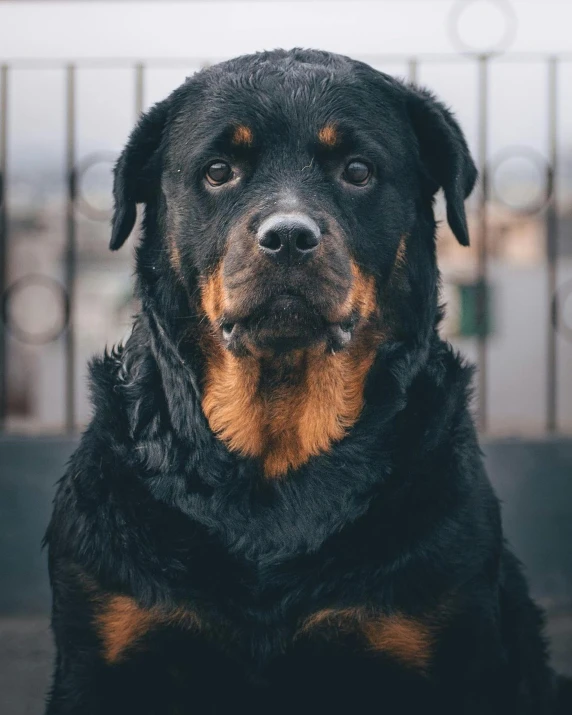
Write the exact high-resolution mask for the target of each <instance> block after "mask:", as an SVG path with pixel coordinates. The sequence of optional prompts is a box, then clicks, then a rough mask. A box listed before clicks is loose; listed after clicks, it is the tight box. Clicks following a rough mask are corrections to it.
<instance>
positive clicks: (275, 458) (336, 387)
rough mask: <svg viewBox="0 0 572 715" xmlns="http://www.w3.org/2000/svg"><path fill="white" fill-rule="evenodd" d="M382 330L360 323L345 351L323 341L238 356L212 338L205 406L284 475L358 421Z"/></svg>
mask: <svg viewBox="0 0 572 715" xmlns="http://www.w3.org/2000/svg"><path fill="white" fill-rule="evenodd" d="M379 340H380V336H379V331H378V330H377V328H376V327H374V326H373V325H372V324H366V325H363V326H361V327H360V328H358V330H357V331H356V333H355V334H354V337H353V340H352V341H351V343H350V344H349V345H348V346H347V347H346V349H344V350H343V351H341V352H339V353H336V354H332V353H331V352H327V351H326V349H325V346H324V344H319V345H316V346H314V347H311V348H306V349H303V350H295V351H292V352H289V353H285V354H284V355H281V356H266V357H264V356H263V357H260V356H256V357H255V356H253V355H248V356H245V357H237V356H235V355H233V354H232V353H230V352H229V351H228V350H226V349H225V348H224V347H223V346H222V345H220V343H218V342H217V341H216V339H214V338H213V337H212V336H208V337H207V339H206V341H207V343H208V345H206V346H205V348H206V349H205V350H204V351H203V352H204V355H205V359H206V370H205V380H204V388H203V400H202V407H203V411H204V413H205V415H206V417H207V420H208V422H209V425H210V427H211V429H212V430H213V432H214V433H215V434H217V435H218V437H219V438H220V439H222V440H223V441H224V442H225V443H226V444H227V446H228V447H229V449H230V450H231V451H235V452H238V453H240V454H242V455H243V456H248V457H253V458H258V459H260V460H261V463H262V467H263V470H264V473H265V475H266V476H268V477H278V476H281V475H284V474H285V473H286V472H287V471H288V470H289V469H296V468H297V467H299V466H300V465H302V464H304V463H305V462H307V461H308V460H309V459H310V457H312V456H315V455H318V454H322V453H325V452H327V451H328V449H329V448H330V446H331V445H332V444H333V443H334V442H337V441H338V440H340V439H342V437H343V436H344V435H345V434H346V432H347V431H348V429H350V428H351V427H352V425H353V424H354V423H355V422H356V421H357V419H358V417H359V415H360V412H361V410H362V407H363V404H364V389H365V383H366V378H367V374H368V372H369V369H370V368H371V366H372V364H373V361H374V359H375V354H376V349H377V346H378V344H379Z"/></svg>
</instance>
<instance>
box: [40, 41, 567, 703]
mask: <svg viewBox="0 0 572 715" xmlns="http://www.w3.org/2000/svg"><path fill="white" fill-rule="evenodd" d="M475 178H476V172H475V167H474V165H473V162H472V160H471V157H470V155H469V152H468V150H467V145H466V143H465V140H464V138H463V136H462V133H461V131H460V129H459V127H458V125H457V123H456V122H455V120H454V119H453V117H452V115H451V114H450V113H449V112H448V111H447V110H446V109H445V108H444V107H443V105H442V104H440V103H439V102H437V101H435V99H434V98H433V97H432V96H431V95H430V94H428V93H427V92H425V91H423V90H420V89H417V88H415V87H409V86H405V85H403V84H401V83H399V82H397V81H395V80H393V79H392V78H390V77H388V76H386V75H384V74H381V73H379V72H376V71H375V70H373V69H371V68H370V67H368V66H366V65H364V64H361V63H359V62H354V61H352V60H349V59H347V58H345V57H340V56H336V55H331V54H327V53H322V52H314V51H299V50H296V51H292V52H282V51H276V52H270V53H263V54H259V55H254V56H249V57H242V58H240V59H237V60H233V61H230V62H225V63H223V64H220V65H216V66H214V67H211V68H209V69H206V70H204V71H202V72H199V73H198V74H196V75H195V76H194V77H192V78H191V79H190V80H188V81H187V82H186V83H185V84H184V85H183V86H182V87H180V88H179V89H177V90H176V91H175V92H173V94H172V95H171V96H170V97H169V98H168V99H166V100H165V101H163V102H160V103H159V104H157V105H156V106H155V107H153V108H152V109H151V110H150V111H149V112H148V113H147V114H146V115H145V116H144V117H143V118H142V119H141V121H140V122H139V124H138V125H137V127H136V128H135V130H134V132H133V134H132V135H131V138H130V140H129V143H128V144H127V147H126V148H125V150H124V152H123V154H122V155H121V158H120V159H119V162H118V164H117V167H116V173H115V189H114V193H115V202H116V207H115V217H114V221H113V236H112V239H111V248H112V249H118V248H120V247H121V245H122V244H123V242H124V241H125V240H126V239H127V237H128V236H129V233H130V232H131V230H132V229H133V227H134V223H135V219H136V204H138V203H143V204H145V219H144V225H143V231H142V238H141V243H140V246H139V247H138V249H137V275H138V295H139V298H140V300H141V311H140V313H139V315H138V316H137V319H136V321H135V325H134V328H133V333H132V335H131V337H130V338H129V339H128V340H127V342H126V344H125V346H124V347H122V348H120V349H118V350H117V351H115V352H113V353H112V354H110V355H106V356H104V357H103V358H101V359H98V360H96V361H95V362H94V363H93V365H92V368H91V370H92V386H93V401H94V416H93V419H92V422H91V424H90V425H89V427H88V428H87V430H86V432H85V434H84V436H83V439H82V441H81V445H80V447H79V448H78V450H77V452H76V453H75V455H74V456H73V458H72V460H71V463H70V465H69V469H68V471H67V474H66V476H65V477H64V479H63V480H62V482H61V484H60V486H59V490H58V494H57V497H56V502H55V509H54V515H53V519H52V522H51V525H50V527H49V531H48V534H47V542H48V544H49V555H50V572H51V580H52V587H53V595H54V604H53V628H54V633H55V638H56V644H57V661H56V669H55V681H54V685H53V690H52V693H51V695H50V698H49V705H48V713H49V715H63V714H64V713H74V714H75V713H77V714H80V713H81V714H82V715H89V714H92V715H99V714H100V713H101V714H102V715H103V714H104V715H114V714H117V715H130V714H131V713H133V715H151V714H152V715H169V714H173V715H175V714H177V715H182V714H186V713H188V714H189V715H200V714H202V713H225V714H226V713H231V712H239V713H243V712H244V713H249V715H256V714H257V713H264V714H265V715H268V713H269V712H271V713H277V714H280V713H284V714H286V713H288V715H291V714H292V713H300V715H302V714H304V713H308V714H309V713H312V715H319V714H320V713H327V714H328V715H332V714H334V713H345V714H347V713H384V714H385V715H397V714H399V715H408V714H412V713H415V715H419V713H439V714H440V715H446V714H450V715H453V714H454V715H460V714H461V713H467V714H469V713H470V714H472V715H495V714H498V715H501V714H502V715H507V714H514V715H517V714H518V715H525V714H530V715H533V714H534V715H536V714H540V713H542V714H548V713H556V712H558V713H564V712H567V713H568V712H572V698H571V697H570V695H567V693H569V690H570V689H569V685H568V684H567V683H566V682H564V681H560V680H558V679H557V678H556V677H555V676H554V675H553V673H552V671H551V670H550V668H549V666H548V664H547V656H546V649H545V644H544V641H543V637H542V618H541V615H540V613H539V611H538V610H537V608H536V607H535V606H534V604H533V603H532V602H531V600H530V599H529V596H528V593H527V587H526V584H525V581H524V579H523V576H522V575H521V571H520V568H519V565H518V563H517V561H516V560H515V558H514V557H513V556H512V555H511V553H510V552H509V551H508V550H507V548H506V546H505V545H504V543H503V537H502V531H501V524H500V517H499V506H498V502H497V499H496V497H495V495H494V493H493V490H492V488H491V486H490V484H489V482H488V480H487V477H486V475H485V472H484V469H483V465H482V461H481V456H480V453H479V447H478V444H477V438H476V436H475V430H474V427H473V422H472V419H471V416H470V414H469V410H468V407H467V401H468V395H469V393H470V380H471V370H470V369H469V368H468V367H466V366H465V365H464V364H463V362H462V360H460V359H459V357H458V356H457V355H456V354H455V353H454V352H453V351H452V349H451V348H450V346H449V345H448V344H446V343H445V342H443V341H442V340H441V339H440V338H439V336H438V333H437V326H438V322H439V317H440V311H439V308H438V288H439V274H438V270H437V266H436V260H435V220H434V216H433V206H432V205H433V197H434V195H435V193H436V191H437V190H438V189H439V188H442V189H443V190H444V193H445V197H446V200H447V215H448V221H449V224H450V226H451V228H452V230H453V232H454V233H455V235H456V237H457V238H458V240H459V241H460V242H461V243H462V244H464V245H466V244H468V242H469V237H468V234H467V224H466V219H465V212H464V206H463V202H464V199H465V197H466V196H467V195H468V194H469V192H470V191H471V189H472V187H473V184H474V182H475ZM565 700H567V703H568V705H566V704H565V702H564V701H565Z"/></svg>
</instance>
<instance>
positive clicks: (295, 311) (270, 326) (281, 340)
mask: <svg viewBox="0 0 572 715" xmlns="http://www.w3.org/2000/svg"><path fill="white" fill-rule="evenodd" d="M354 327H355V320H353V319H348V320H347V321H344V322H341V323H330V322H328V321H327V320H326V319H325V318H324V317H322V316H321V315H319V314H318V313H316V312H314V311H312V309H311V307H310V306H308V305H307V304H305V303H304V302H303V301H301V300H298V299H295V298H290V297H288V298H282V297H280V298H278V299H277V300H275V301H274V302H273V303H272V304H271V305H270V306H267V307H266V308H265V310H264V311H262V312H259V313H258V314H255V315H253V316H250V317H249V318H246V319H243V320H238V321H236V322H233V321H231V320H227V321H226V322H224V323H223V325H222V328H221V334H222V339H223V342H224V343H225V346H226V347H227V349H228V350H230V351H231V352H233V353H235V354H237V355H240V354H245V353H249V352H264V353H272V354H281V353H287V352H290V351H292V350H300V349H304V348H309V347H313V346H315V345H318V344H324V348H325V349H326V350H329V351H332V352H338V351H340V350H342V349H344V348H345V347H347V345H348V344H349V342H350V341H351V339H352V335H353V329H354Z"/></svg>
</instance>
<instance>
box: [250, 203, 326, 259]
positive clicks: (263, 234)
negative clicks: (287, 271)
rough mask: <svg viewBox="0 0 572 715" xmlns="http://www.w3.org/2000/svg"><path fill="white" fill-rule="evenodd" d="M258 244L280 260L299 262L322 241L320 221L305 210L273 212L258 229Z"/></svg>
mask: <svg viewBox="0 0 572 715" xmlns="http://www.w3.org/2000/svg"><path fill="white" fill-rule="evenodd" d="M257 238H258V245H259V246H260V248H261V249H262V250H263V251H264V253H266V255H267V256H268V257H269V258H272V259H273V260H274V261H276V262H277V263H284V264H290V263H300V262H301V261H303V260H305V259H306V258H309V257H310V256H311V255H312V254H313V253H314V251H315V250H316V249H317V248H318V246H319V245H320V241H321V239H322V235H321V232H320V227H319V226H318V224H317V223H316V222H315V221H314V220H313V219H311V218H310V217H309V216H305V215H304V214H274V215H273V216H270V217H269V218H267V219H266V220H265V221H264V222H263V223H262V225H261V226H260V228H259V229H258V234H257Z"/></svg>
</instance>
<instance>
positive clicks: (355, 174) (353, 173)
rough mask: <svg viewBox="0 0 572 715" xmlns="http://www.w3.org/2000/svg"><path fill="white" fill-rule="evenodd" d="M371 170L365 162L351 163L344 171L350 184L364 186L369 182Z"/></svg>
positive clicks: (345, 177)
mask: <svg viewBox="0 0 572 715" xmlns="http://www.w3.org/2000/svg"><path fill="white" fill-rule="evenodd" d="M370 176H371V169H370V168H369V166H368V165H367V164H364V163H363V161H350V163H349V164H348V165H347V166H346V168H345V171H344V179H345V180H346V181H347V182H348V183H349V184H355V185H356V186H364V185H365V184H367V182H368V181H369V177H370Z"/></svg>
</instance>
